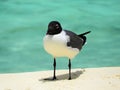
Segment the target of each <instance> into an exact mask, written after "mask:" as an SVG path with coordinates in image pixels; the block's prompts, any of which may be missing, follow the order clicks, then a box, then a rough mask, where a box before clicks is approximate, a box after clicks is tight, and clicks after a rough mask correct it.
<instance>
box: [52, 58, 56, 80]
mask: <svg viewBox="0 0 120 90" xmlns="http://www.w3.org/2000/svg"><path fill="white" fill-rule="evenodd" d="M53 66H54V73H53V80H55V79H56V75H55V70H56V59H55V58H54V63H53Z"/></svg>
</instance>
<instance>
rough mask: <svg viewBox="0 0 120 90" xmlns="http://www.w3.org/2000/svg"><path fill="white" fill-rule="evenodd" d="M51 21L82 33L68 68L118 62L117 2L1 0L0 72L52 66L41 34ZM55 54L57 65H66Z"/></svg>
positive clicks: (119, 22)
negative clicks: (78, 49) (84, 37)
mask: <svg viewBox="0 0 120 90" xmlns="http://www.w3.org/2000/svg"><path fill="white" fill-rule="evenodd" d="M52 20H58V21H60V22H61V24H62V26H63V28H64V29H68V30H71V31H74V32H76V33H78V34H79V33H83V32H85V31H89V30H90V31H92V32H91V34H89V35H87V37H88V39H87V44H86V45H85V46H84V47H83V49H82V51H81V53H80V54H79V55H77V56H76V57H75V58H74V60H73V61H72V68H89V67H110V66H120V0H106V1H105V0H99V1H98V0H0V73H14V72H29V71H41V70H52V69H53V67H52V63H53V60H52V57H51V56H50V55H49V54H47V53H46V52H45V50H44V48H43V37H44V35H45V33H46V30H47V25H48V23H49V22H50V21H52ZM67 64H68V60H67V58H58V60H57V69H67V68H68V67H67Z"/></svg>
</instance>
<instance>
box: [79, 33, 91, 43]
mask: <svg viewBox="0 0 120 90" xmlns="http://www.w3.org/2000/svg"><path fill="white" fill-rule="evenodd" d="M90 32H91V31H88V32H85V33H82V34H79V35H78V36H79V37H81V38H82V39H83V45H84V44H85V43H86V39H87V38H86V36H84V35H86V34H88V33H90Z"/></svg>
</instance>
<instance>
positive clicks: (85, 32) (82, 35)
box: [78, 31, 91, 36]
mask: <svg viewBox="0 0 120 90" xmlns="http://www.w3.org/2000/svg"><path fill="white" fill-rule="evenodd" d="M90 32H91V31H88V32H85V33H82V34H80V35H78V36H84V35H86V34H88V33H90Z"/></svg>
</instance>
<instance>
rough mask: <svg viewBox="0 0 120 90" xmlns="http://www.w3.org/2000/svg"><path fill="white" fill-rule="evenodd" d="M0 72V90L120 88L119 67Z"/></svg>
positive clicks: (116, 89)
mask: <svg viewBox="0 0 120 90" xmlns="http://www.w3.org/2000/svg"><path fill="white" fill-rule="evenodd" d="M52 74H53V71H52V70H51V71H40V72H26V73H12V74H0V90H120V67H103V68H85V69H72V80H68V70H57V80H55V81H53V80H51V78H52Z"/></svg>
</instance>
